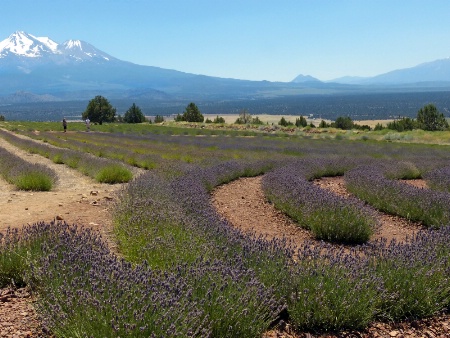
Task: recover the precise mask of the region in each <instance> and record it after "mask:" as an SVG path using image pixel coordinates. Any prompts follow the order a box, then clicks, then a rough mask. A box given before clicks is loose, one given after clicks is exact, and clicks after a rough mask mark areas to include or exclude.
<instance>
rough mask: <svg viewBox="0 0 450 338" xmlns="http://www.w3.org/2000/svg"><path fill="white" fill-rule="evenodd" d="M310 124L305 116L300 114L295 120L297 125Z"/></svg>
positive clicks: (304, 125)
mask: <svg viewBox="0 0 450 338" xmlns="http://www.w3.org/2000/svg"><path fill="white" fill-rule="evenodd" d="M307 125H308V122H307V121H306V119H305V118H304V117H303V116H300V117H299V118H297V119H296V120H295V126H296V127H306V126H307Z"/></svg>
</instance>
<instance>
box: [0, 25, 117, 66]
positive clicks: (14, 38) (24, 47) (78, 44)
mask: <svg viewBox="0 0 450 338" xmlns="http://www.w3.org/2000/svg"><path fill="white" fill-rule="evenodd" d="M55 54H59V55H62V56H68V57H70V58H72V59H73V60H77V61H81V62H82V61H84V60H99V59H104V60H106V61H109V60H110V58H109V56H108V54H106V53H103V52H102V51H100V50H98V49H96V48H95V47H94V46H91V45H90V44H89V43H87V42H83V41H81V40H67V41H65V42H64V43H61V44H58V43H56V42H55V41H53V40H51V39H50V38H48V37H36V36H34V35H31V34H28V33H25V32H23V31H16V32H14V33H13V34H11V35H10V36H9V37H8V38H7V39H5V40H3V41H0V59H1V58H5V57H7V56H8V55H9V56H20V57H27V58H45V57H48V56H50V55H55ZM65 61H66V60H65Z"/></svg>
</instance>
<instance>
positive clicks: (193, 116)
mask: <svg viewBox="0 0 450 338" xmlns="http://www.w3.org/2000/svg"><path fill="white" fill-rule="evenodd" d="M204 120H205V118H204V117H203V115H202V113H200V110H199V109H198V107H197V106H196V104H195V103H193V102H191V103H189V104H188V105H187V107H186V109H185V110H184V112H183V114H182V115H180V114H177V116H176V117H175V121H186V122H203V121H204Z"/></svg>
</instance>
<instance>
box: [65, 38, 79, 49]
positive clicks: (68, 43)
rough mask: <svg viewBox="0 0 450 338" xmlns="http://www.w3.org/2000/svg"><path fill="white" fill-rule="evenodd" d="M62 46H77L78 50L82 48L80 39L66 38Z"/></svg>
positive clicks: (69, 47) (67, 47) (70, 47)
mask: <svg viewBox="0 0 450 338" xmlns="http://www.w3.org/2000/svg"><path fill="white" fill-rule="evenodd" d="M64 46H65V48H66V49H72V48H79V49H80V50H83V47H82V45H81V41H80V40H67V41H66V42H64Z"/></svg>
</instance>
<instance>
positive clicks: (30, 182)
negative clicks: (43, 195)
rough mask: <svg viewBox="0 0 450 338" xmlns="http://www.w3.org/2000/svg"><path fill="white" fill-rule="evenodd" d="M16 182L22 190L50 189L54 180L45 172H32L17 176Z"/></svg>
mask: <svg viewBox="0 0 450 338" xmlns="http://www.w3.org/2000/svg"><path fill="white" fill-rule="evenodd" d="M14 184H15V185H16V186H17V188H19V189H20V190H32V191H50V190H51V189H52V186H53V181H52V179H51V178H50V177H49V176H48V175H46V174H44V173H41V172H31V173H27V174H23V175H20V176H17V177H15V178H14Z"/></svg>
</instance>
